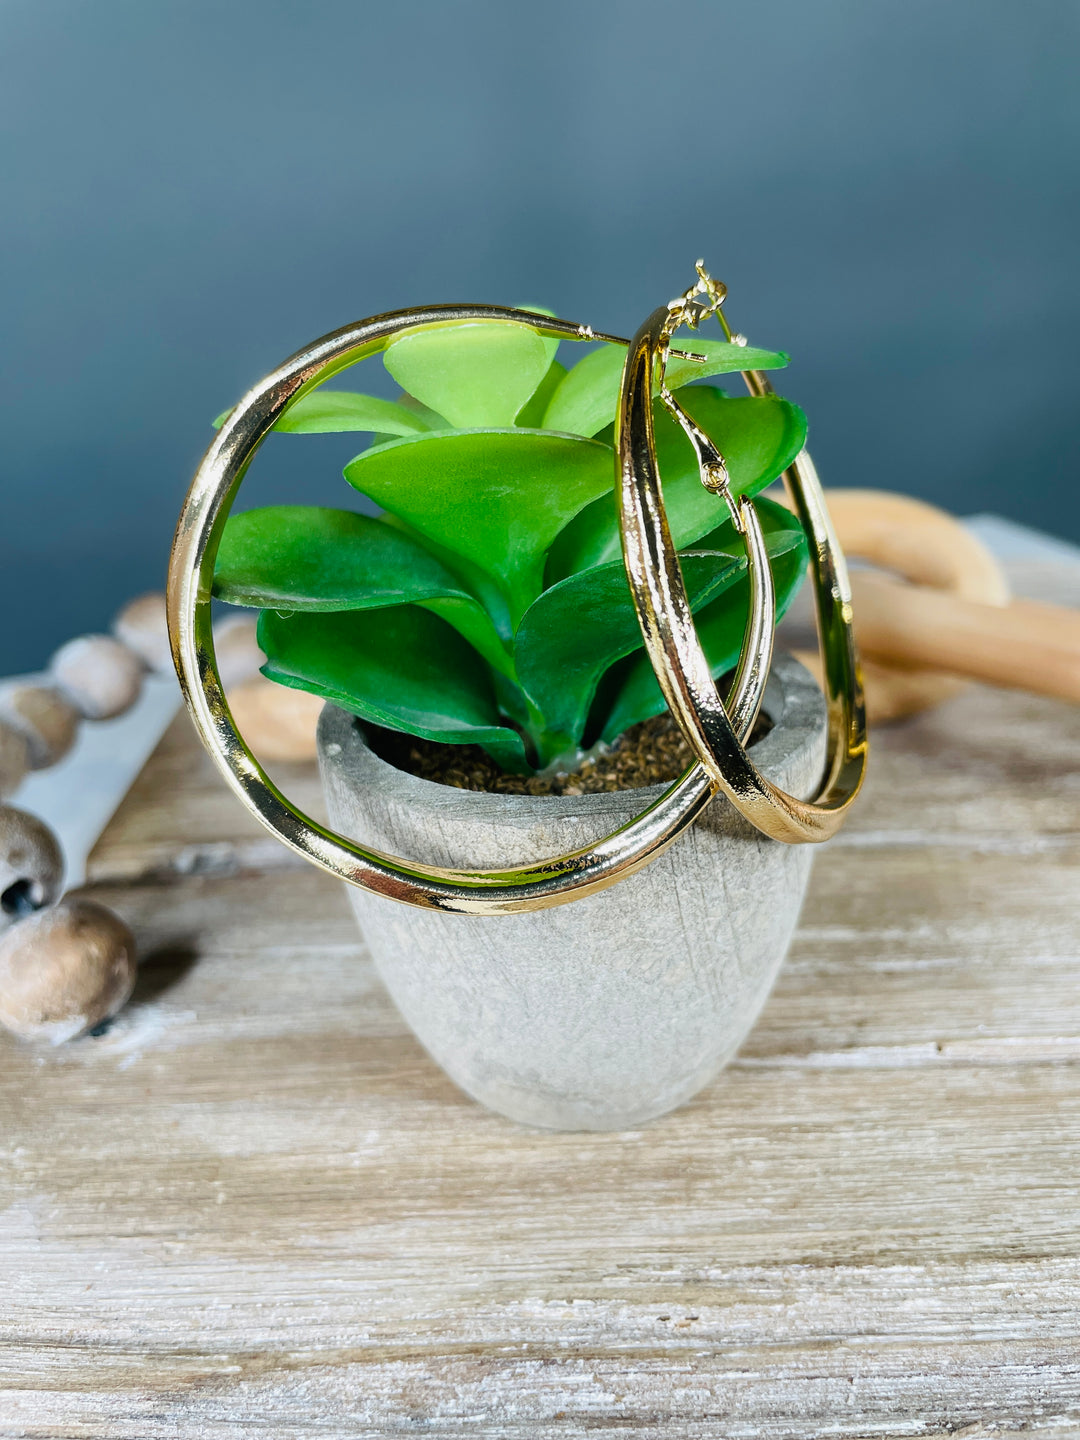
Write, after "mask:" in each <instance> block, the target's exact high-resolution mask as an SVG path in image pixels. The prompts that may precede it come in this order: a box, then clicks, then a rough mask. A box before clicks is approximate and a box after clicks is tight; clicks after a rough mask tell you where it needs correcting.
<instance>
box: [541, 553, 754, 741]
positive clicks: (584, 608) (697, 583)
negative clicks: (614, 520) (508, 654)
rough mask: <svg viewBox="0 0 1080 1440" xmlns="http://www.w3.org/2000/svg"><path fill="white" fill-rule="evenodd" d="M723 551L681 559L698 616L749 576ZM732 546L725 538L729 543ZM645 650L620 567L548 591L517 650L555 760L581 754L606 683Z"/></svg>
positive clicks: (736, 557) (601, 568)
mask: <svg viewBox="0 0 1080 1440" xmlns="http://www.w3.org/2000/svg"><path fill="white" fill-rule="evenodd" d="M732 537H733V539H732V543H730V544H728V546H727V548H726V549H725V550H723V551H714V552H710V553H695V552H691V553H687V554H684V555H683V556H682V569H683V578H684V580H685V582H686V590H687V595H688V597H689V599H690V604H691V607H692V608H693V609H695V610H697V609H698V608H699V607H700V606H701V605H704V604H706V603H707V602H708V601H709V600H711V599H712V598H713V597H714V596H715V595H717V594H718V593H719V592H720V590H721V589H723V588H724V587H725V586H727V585H728V584H730V583H731V582H732V581H733V580H734V579H735V578H736V577H737V576H738V575H739V573H740V572H741V571H742V570H744V569H745V568H746V560H745V557H744V556H743V555H742V554H741V553H739V547H737V546H736V545H735V544H734V543H733V542H734V531H732ZM725 539H726V537H725ZM640 648H641V627H640V626H639V624H638V619H637V612H636V611H635V610H634V604H633V600H632V599H631V596H630V587H629V585H628V584H627V580H626V570H625V567H624V565H623V563H622V561H621V560H618V561H616V562H614V563H613V564H609V565H598V566H595V567H594V568H593V569H591V570H585V571H583V572H582V573H581V574H579V575H571V576H570V577H569V578H568V579H566V580H563V581H561V582H560V583H559V584H558V585H554V586H552V588H551V589H550V590H545V591H544V593H543V594H542V595H541V596H540V598H539V599H538V600H537V601H535V603H534V604H533V605H531V606H530V607H529V609H528V610H527V611H526V613H525V618H524V619H523V620H522V622H521V627H520V629H519V630H518V633H517V640H516V643H515V646H514V661H515V664H516V667H517V674H518V679H519V680H520V682H521V684H522V685H523V686H524V688H525V690H526V691H527V692H528V694H529V697H530V698H531V700H532V701H533V703H534V705H535V706H536V708H537V709H538V710H539V711H540V713H541V714H542V715H543V717H544V723H545V725H546V727H547V728H548V731H549V732H550V733H549V738H548V741H547V743H548V745H549V747H550V748H551V749H552V751H553V753H552V754H551V755H542V756H541V761H542V762H543V763H547V762H548V761H550V760H551V759H554V758H555V756H556V755H557V754H559V753H561V752H563V751H570V750H572V749H573V748H574V747H576V746H577V744H578V743H579V741H580V740H581V736H582V732H583V731H584V729H585V722H586V720H587V719H588V715H589V707H590V705H591V704H592V699H593V695H594V694H595V692H596V686H597V682H598V681H599V679H600V677H601V675H603V673H604V672H605V671H606V670H607V669H608V668H609V667H610V666H611V665H613V664H614V663H615V661H617V660H620V659H621V658H622V657H623V656H624V655H629V654H630V653H631V652H632V651H634V650H638V649H640Z"/></svg>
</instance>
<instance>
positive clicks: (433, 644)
mask: <svg viewBox="0 0 1080 1440" xmlns="http://www.w3.org/2000/svg"><path fill="white" fill-rule="evenodd" d="M258 636H259V644H260V645H261V646H262V649H263V650H264V652H265V653H266V657H267V659H266V664H265V665H264V666H263V674H264V675H266V676H267V677H268V678H269V679H271V680H276V681H277V682H278V683H279V684H281V685H289V686H291V687H292V688H294V689H297V690H307V691H309V692H310V693H311V694H313V695H320V696H322V697H323V698H324V699H326V700H329V701H331V702H332V703H333V704H335V705H340V706H341V708H342V709H343V710H348V711H349V712H350V713H352V714H353V715H359V716H360V718H361V719H363V720H369V721H371V722H372V723H373V724H376V725H385V726H386V727H387V728H388V729H391V730H404V731H406V732H407V733H408V734H410V735H420V736H423V737H424V738H425V739H428V740H437V741H440V742H442V743H443V744H448V745H468V744H473V745H482V746H483V747H484V749H485V750H486V751H487V752H488V754H489V755H491V756H492V757H493V758H494V759H495V760H497V761H498V763H499V764H500V765H501V766H502V767H503V768H504V769H506V770H512V771H516V772H518V773H524V772H526V771H527V770H528V768H529V766H528V762H527V760H526V756H525V746H524V743H523V741H522V738H521V736H520V735H519V734H518V732H517V731H516V730H512V729H511V728H510V727H509V726H507V725H503V724H500V718H499V710H498V705H497V703H496V699H495V688H494V684H493V681H492V675H491V671H490V670H489V669H488V667H487V665H485V663H484V661H483V660H482V659H481V657H480V656H479V655H478V654H477V653H476V651H475V650H474V649H473V648H472V646H470V645H469V644H468V643H467V642H466V641H465V640H463V639H462V637H461V636H460V635H459V634H458V633H457V631H456V630H454V629H453V628H452V627H451V626H450V625H448V624H447V623H446V622H445V621H444V620H442V619H440V618H439V617H438V616H437V615H432V614H430V613H429V612H428V611H427V610H423V609H420V608H419V607H417V606H415V605H399V606H395V607H394V608H392V609H389V610H375V611H362V610H345V611H338V612H336V613H333V614H324V613H312V612H303V611H301V612H298V613H297V614H295V615H290V616H288V617H287V618H285V617H282V616H281V615H279V614H277V613H276V612H275V611H273V610H264V611H263V613H262V615H261V616H260V618H259V631H258Z"/></svg>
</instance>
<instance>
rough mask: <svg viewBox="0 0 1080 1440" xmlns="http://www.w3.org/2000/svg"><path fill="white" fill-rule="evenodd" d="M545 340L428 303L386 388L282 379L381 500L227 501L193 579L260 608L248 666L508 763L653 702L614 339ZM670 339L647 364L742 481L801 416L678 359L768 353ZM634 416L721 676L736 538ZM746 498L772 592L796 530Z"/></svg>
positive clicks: (742, 568) (516, 767)
mask: <svg viewBox="0 0 1080 1440" xmlns="http://www.w3.org/2000/svg"><path fill="white" fill-rule="evenodd" d="M557 349H558V341H557V340H553V339H550V338H547V337H544V336H542V335H540V334H539V333H538V332H537V331H536V330H534V329H533V328H532V327H530V326H529V325H527V324H525V323H521V324H516V323H508V322H494V321H487V322H485V321H476V322H468V323H460V322H459V323H456V324H453V325H443V326H436V327H430V328H427V329H424V330H417V331H411V332H409V333H406V334H405V335H402V336H400V337H399V338H398V339H396V340H395V341H393V342H391V343H390V344H389V345H388V346H387V348H386V350H385V351H384V353H383V361H384V364H385V366H386V368H387V370H388V371H389V372H390V374H391V376H392V377H393V378H394V380H395V381H396V382H397V383H398V384H399V385H400V386H401V387H402V392H403V393H402V394H401V395H400V397H399V398H398V400H396V401H391V400H383V399H378V398H376V397H375V396H371V395H363V394H356V393H353V392H347V391H340V390H327V389H326V388H325V387H323V388H320V389H318V390H315V391H313V392H310V393H309V394H307V395H304V396H301V397H300V398H299V399H298V400H296V401H295V402H294V403H293V405H292V406H291V407H290V409H289V410H288V411H287V412H286V413H285V414H284V415H283V416H282V417H281V418H280V419H279V420H278V422H277V425H276V426H275V429H277V430H279V431H286V432H290V433H293V434H312V433H325V432H328V431H360V432H367V433H369V434H370V435H371V436H372V439H371V443H370V444H369V445H368V447H367V449H365V450H363V451H362V452H361V453H360V454H358V455H357V456H356V458H355V459H353V460H351V461H350V462H349V464H348V465H346V467H345V479H346V480H347V481H348V482H349V484H350V485H351V486H353V488H354V489H355V490H357V491H359V492H360V493H361V494H362V495H364V496H366V497H367V498H368V500H369V501H370V502H372V506H373V508H376V509H377V510H378V511H379V512H380V513H377V514H374V515H373V514H368V513H361V512H360V511H359V510H356V509H342V510H334V509H326V508H321V507H313V506H303V505H275V506H270V507H266V508H263V509H257V510H250V511H246V512H241V513H239V514H236V515H234V516H232V517H231V518H230V519H229V521H228V522H227V524H226V527H225V531H224V534H223V537H222V541H221V545H220V548H219V551H218V556H217V567H216V576H215V586H214V593H215V595H216V596H217V597H218V598H220V599H222V600H225V601H229V602H231V603H232V604H234V605H245V606H255V607H258V608H259V609H260V610H261V611H262V614H261V616H260V619H259V632H258V633H259V643H260V644H261V646H262V648H263V650H264V651H265V653H266V656H267V661H266V665H265V666H264V669H263V673H264V674H265V675H267V676H268V677H269V678H270V679H272V680H276V681H278V682H279V683H280V684H282V685H288V686H293V687H296V688H299V689H302V690H308V691H311V692H312V693H314V694H316V695H320V696H323V697H325V698H326V699H327V700H330V701H332V702H333V703H334V704H336V705H339V706H341V707H342V708H344V709H345V710H348V711H351V712H352V713H353V714H355V715H357V716H359V717H361V718H362V719H363V720H366V721H369V722H373V723H375V724H377V725H381V726H386V727H388V728H390V729H393V730H399V731H405V732H408V733H411V734H413V735H418V736H423V737H425V738H427V739H430V740H436V741H442V742H446V743H474V744H478V745H480V746H482V747H483V748H484V749H485V750H486V751H487V752H488V753H489V754H490V755H491V756H492V757H493V758H494V759H495V760H496V761H497V762H498V763H499V764H500V765H502V766H503V768H504V769H507V770H511V771H516V772H519V773H529V772H532V771H535V770H549V771H553V770H557V769H573V768H575V767H576V766H577V765H578V764H579V763H580V761H581V759H582V758H583V756H584V755H585V754H586V753H587V752H588V750H589V749H590V748H591V747H594V746H595V745H597V744H598V743H603V744H606V743H610V742H612V741H614V740H615V739H616V738H617V737H618V736H619V735H620V734H621V733H622V732H623V731H624V730H626V729H627V728H628V727H629V726H631V725H633V724H634V723H636V722H637V721H640V720H644V719H647V718H649V717H651V716H653V715H656V714H658V713H660V712H661V711H662V710H663V708H664V701H663V698H662V696H661V693H660V689H659V686H658V685H657V682H656V679H655V677H654V675H653V672H652V669H651V667H650V665H649V662H648V659H647V657H646V655H645V652H644V649H643V647H642V638H641V632H640V629H639V626H638V622H637V618H636V616H635V612H634V609H633V605H632V603H631V599H630V592H629V589H628V586H627V582H626V577H625V574H624V570H623V562H622V557H621V551H620V545H619V527H618V521H617V517H616V510H615V499H614V493H613V490H614V481H615V455H614V451H613V445H612V432H613V424H614V416H615V408H616V404H617V400H618V392H619V379H620V375H621V371H622V365H623V359H624V354H625V352H624V351H622V350H621V348H619V347H617V346H611V345H602V346H601V347H600V348H599V349H596V350H593V351H591V352H590V353H588V354H586V355H585V357H584V358H583V359H582V360H580V361H578V363H577V364H576V365H574V366H573V367H572V368H571V369H566V368H565V367H564V366H563V365H562V364H561V363H560V362H559V360H558V359H557V358H556V353H555V352H556V350H557ZM693 350H694V351H695V352H696V353H697V354H699V355H701V354H704V355H705V357H706V358H705V361H704V363H702V362H700V361H698V362H693V361H690V360H678V359H676V358H673V359H672V360H671V363H670V364H669V366H668V371H667V383H668V385H669V386H670V387H671V388H672V389H673V390H674V391H675V392H676V394H677V396H678V399H679V401H680V403H681V404H682V406H683V407H684V409H685V410H686V411H687V412H688V413H689V414H690V415H691V416H692V417H693V419H694V420H695V421H696V422H697V424H698V425H700V426H701V427H702V429H704V430H705V431H706V432H707V433H708V434H709V436H710V437H711V438H712V439H713V441H714V442H715V443H716V445H717V447H718V448H719V450H720V451H721V452H722V453H723V455H724V457H725V459H726V461H727V465H728V470H729V472H730V476H731V483H732V491H733V493H734V494H746V495H755V494H757V493H758V492H759V491H760V490H762V489H764V487H765V486H767V485H768V484H769V483H770V482H771V481H773V480H775V479H776V478H777V476H779V475H780V474H781V473H782V472H783V471H784V470H785V469H786V468H787V466H788V465H789V464H790V463H791V461H792V460H793V459H794V457H795V456H796V455H797V454H798V452H799V451H800V450H801V448H802V446H803V444H804V441H805V436H806V421H805V417H804V416H803V414H802V412H801V411H800V410H799V409H798V407H797V406H795V405H793V404H791V403H790V402H788V401H787V400H783V399H781V398H780V397H778V396H770V397H768V398H750V397H742V398H731V397H729V396H727V395H726V394H725V393H724V392H723V391H722V390H720V389H717V388H716V387H714V386H709V385H702V384H700V383H699V382H700V381H701V380H702V379H706V378H709V377H712V376H715V375H720V374H724V373H726V372H734V371H738V370H743V369H748V368H753V369H759V370H771V369H777V368H779V367H782V366H784V365H786V364H787V356H786V355H783V354H780V353H774V352H771V351H763V350H756V349H753V348H750V347H746V346H743V345H739V344H734V343H728V342H726V341H705V340H701V339H699V338H698V337H697V336H695V337H694V342H693ZM222 418H224V417H222ZM655 418H656V438H657V455H658V460H659V463H660V468H661V474H662V477H663V484H664V496H665V501H666V505H667V511H668V517H669V523H670V526H671V531H672V535H673V537H674V540H675V542H676V544H677V545H678V547H679V549H680V552H681V561H682V567H683V574H684V577H685V580H686V585H687V591H688V594H689V597H690V600H691V604H692V606H693V608H694V610H695V612H696V618H697V623H698V629H699V633H700V635H701V638H702V642H703V645H704V647H705V651H706V654H707V655H708V657H709V661H710V663H711V665H712V669H713V673H714V675H716V676H720V675H721V674H723V673H724V672H726V671H727V670H729V669H730V668H731V667H732V666H733V665H734V663H735V661H736V659H737V657H738V654H739V649H740V644H741V639H742V631H743V626H744V623H745V619H746V611H747V603H748V582H747V566H746V560H745V556H744V553H743V549H742V542H741V540H740V538H739V537H738V535H737V534H736V533H735V530H734V527H733V525H732V524H731V521H730V518H729V515H728V511H727V508H726V506H725V505H724V503H723V502H722V501H721V500H720V499H718V498H717V497H716V496H715V495H714V494H711V493H710V492H709V491H707V490H706V489H705V488H704V487H703V486H702V485H701V483H700V481H699V476H698V466H697V462H696V459H695V456H694V452H693V450H692V448H691V446H690V443H689V441H688V440H687V439H686V437H685V435H684V434H683V432H682V430H681V429H680V428H679V427H678V426H677V425H676V423H675V422H674V421H673V420H672V419H671V418H670V417H669V415H668V414H667V412H666V411H665V410H664V409H663V407H662V406H661V405H660V404H659V402H657V405H656V417H655ZM758 511H759V515H760V518H761V521H762V526H763V529H764V532H765V537H766V542H767V546H768V553H769V558H770V563H771V565H772V571H773V578H774V583H775V587H776V596H777V608H778V611H779V612H780V613H782V612H783V611H784V610H785V609H786V607H787V605H788V604H789V603H790V601H791V599H792V597H793V596H794V594H795V591H796V590H797V588H798V586H799V584H800V582H801V580H802V578H803V575H804V572H805V568H806V559H807V549H806V540H805V536H804V535H803V532H802V530H801V529H800V527H799V525H798V522H797V521H796V520H795V519H794V517H793V516H792V515H791V514H790V513H789V512H788V511H787V510H785V509H784V508H783V507H781V506H779V505H777V504H775V503H773V502H771V501H769V500H767V499H764V498H762V499H761V500H759V502H758Z"/></svg>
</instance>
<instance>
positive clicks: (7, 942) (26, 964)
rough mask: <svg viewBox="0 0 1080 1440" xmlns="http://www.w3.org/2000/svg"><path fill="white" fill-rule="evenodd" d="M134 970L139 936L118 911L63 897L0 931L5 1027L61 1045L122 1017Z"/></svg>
mask: <svg viewBox="0 0 1080 1440" xmlns="http://www.w3.org/2000/svg"><path fill="white" fill-rule="evenodd" d="M135 974H136V960H135V937H134V936H133V935H132V933H131V931H130V930H129V929H128V927H127V926H126V925H125V924H124V922H123V921H122V920H121V919H120V918H119V916H117V915H114V914H113V912H112V911H111V910H106V908H105V906H104V905H98V904H96V903H95V902H94V901H93V900H83V899H80V898H78V897H74V898H68V899H66V900H61V901H60V903H59V904H58V905H55V906H53V908H52V909H51V910H41V911H39V912H38V913H37V914H36V915H31V916H29V917H28V918H27V919H25V920H21V921H20V922H19V923H18V924H17V925H13V926H12V927H11V929H10V930H8V931H7V933H6V934H5V935H3V936H0V1025H3V1026H4V1027H5V1028H6V1029H8V1030H10V1031H11V1032H12V1034H14V1035H17V1036H19V1038H20V1039H21V1040H47V1041H49V1042H51V1043H52V1044H53V1045H59V1044H61V1043H62V1042H63V1041H64V1040H72V1039H74V1037H75V1036H76V1035H82V1034H83V1033H84V1032H85V1031H87V1030H92V1029H93V1028H94V1026H95V1025H100V1024H101V1022H102V1021H103V1020H107V1019H108V1018H109V1016H110V1015H115V1014H116V1012H117V1011H118V1010H119V1009H120V1007H121V1006H122V1005H123V1004H124V1003H125V1001H126V1000H127V999H128V997H129V996H130V995H131V992H132V990H133V988H134V986H135Z"/></svg>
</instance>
